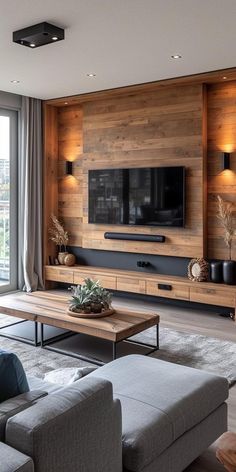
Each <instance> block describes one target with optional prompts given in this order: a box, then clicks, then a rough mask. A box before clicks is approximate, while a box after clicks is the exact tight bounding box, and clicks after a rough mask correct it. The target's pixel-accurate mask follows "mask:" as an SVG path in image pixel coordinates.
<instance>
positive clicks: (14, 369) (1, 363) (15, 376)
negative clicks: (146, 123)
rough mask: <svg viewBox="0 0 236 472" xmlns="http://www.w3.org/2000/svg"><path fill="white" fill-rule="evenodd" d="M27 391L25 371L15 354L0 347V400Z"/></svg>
mask: <svg viewBox="0 0 236 472" xmlns="http://www.w3.org/2000/svg"><path fill="white" fill-rule="evenodd" d="M28 391H29V385H28V382H27V378H26V375H25V371H24V369H23V366H22V364H21V361H20V360H19V359H18V357H17V356H16V354H13V353H12V352H7V351H3V350H1V349H0V402H4V401H5V400H8V398H12V397H16V396H17V395H20V393H25V392H28Z"/></svg>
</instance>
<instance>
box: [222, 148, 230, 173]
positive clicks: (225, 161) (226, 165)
mask: <svg viewBox="0 0 236 472" xmlns="http://www.w3.org/2000/svg"><path fill="white" fill-rule="evenodd" d="M222 167H223V170H227V169H230V153H229V152H223V153H222Z"/></svg>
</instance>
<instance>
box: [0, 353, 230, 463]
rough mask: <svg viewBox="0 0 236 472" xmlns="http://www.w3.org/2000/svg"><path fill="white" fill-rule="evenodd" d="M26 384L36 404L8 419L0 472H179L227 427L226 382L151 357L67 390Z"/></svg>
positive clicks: (116, 364) (122, 362) (128, 360)
mask: <svg viewBox="0 0 236 472" xmlns="http://www.w3.org/2000/svg"><path fill="white" fill-rule="evenodd" d="M29 381H30V384H31V388H33V389H34V391H36V392H37V394H35V397H36V398H35V400H33V401H31V404H30V406H29V407H28V408H27V407H26V406H25V409H24V410H23V411H21V412H17V413H16V414H15V412H14V411H13V415H12V416H10V417H9V413H8V417H7V419H6V421H5V423H6V424H5V432H4V437H2V440H3V441H4V443H3V442H2V443H0V457H2V456H3V455H4V454H6V457H11V462H10V463H8V461H5V463H4V461H2V460H1V466H0V472H16V471H20V472H33V471H35V472H121V471H123V472H181V471H183V470H184V469H185V468H186V467H187V466H188V465H189V464H190V463H191V462H192V461H193V460H194V459H195V458H196V457H198V455H200V454H201V453H202V452H203V451H204V450H205V449H206V448H207V447H208V446H209V445H210V444H211V443H212V442H213V441H214V440H215V439H217V438H218V437H219V436H220V435H221V434H222V433H223V432H224V431H226V429H227V407H226V404H225V400H226V399H227V397H228V382H227V380H226V379H223V378H221V377H217V376H214V375H211V374H207V373H205V372H203V371H199V370H196V369H191V368H188V367H183V366H179V365H175V364H171V363H168V362H164V361H159V360H157V359H153V358H150V357H145V356H139V355H132V356H126V357H123V358H121V359H117V360H115V361H113V362H111V363H109V364H106V365H105V366H103V367H100V368H99V369H97V370H96V371H94V372H93V373H91V374H89V375H88V376H87V377H85V378H83V379H81V380H79V381H77V382H75V383H74V384H72V385H70V386H67V387H65V388H60V387H59V386H56V385H55V384H54V385H52V384H51V385H50V384H46V383H45V382H43V381H41V380H39V379H29ZM39 388H41V389H43V390H45V391H46V392H48V395H47V396H46V397H45V398H39V399H37V396H40V395H43V393H42V394H40V393H39V391H38V389H39ZM5 403H6V402H5ZM1 405H3V404H1ZM1 405H0V415H1ZM120 407H121V409H120ZM3 422H4V420H3ZM121 423H122V424H121ZM0 424H1V421H0ZM5 448H7V450H6V453H4V449H5Z"/></svg>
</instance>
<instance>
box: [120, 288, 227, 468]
mask: <svg viewBox="0 0 236 472" xmlns="http://www.w3.org/2000/svg"><path fill="white" fill-rule="evenodd" d="M115 304H117V305H119V306H120V307H122V306H123V305H124V306H126V307H127V305H128V306H129V307H130V308H135V309H138V310H140V311H142V310H143V309H144V308H148V309H149V310H153V311H155V312H156V313H158V314H159V315H160V317H161V326H163V327H166V328H171V329H175V330H179V331H185V332H188V333H199V334H202V335H205V336H211V337H215V338H219V339H227V340H228V341H233V342H236V322H234V321H232V320H231V319H230V318H223V317H221V316H219V313H212V312H210V311H208V310H200V309H197V308H196V309H190V308H182V307H181V308H180V307H176V306H168V305H164V304H161V303H150V302H143V301H134V300H131V299H129V298H118V297H116V298H115ZM235 365H236V360H235ZM228 408H229V417H228V427H229V430H231V431H236V385H234V386H233V387H232V388H231V389H230V395H229V400H228ZM215 447H216V445H215V444H214V445H212V446H211V447H210V448H209V449H207V451H205V452H204V454H202V456H200V457H199V458H198V459H197V460H196V461H195V462H194V463H193V464H191V466H189V467H188V468H187V469H186V470H185V472H209V471H211V472H223V471H225V469H224V467H223V466H222V465H221V464H219V462H218V461H217V459H216V458H215ZM166 472H168V471H166Z"/></svg>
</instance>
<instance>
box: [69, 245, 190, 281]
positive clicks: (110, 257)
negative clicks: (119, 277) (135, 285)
mask: <svg viewBox="0 0 236 472" xmlns="http://www.w3.org/2000/svg"><path fill="white" fill-rule="evenodd" d="M69 251H70V252H72V253H73V254H74V255H75V256H76V258H77V264H84V265H87V266H90V265H92V266H98V267H108V268H112V269H126V270H136V271H139V272H151V273H159V274H166V275H180V276H185V275H187V267H188V263H189V260H190V259H188V258H184V257H170V256H154V255H153V254H133V253H128V252H116V251H100V250H95V249H83V248H79V247H69ZM138 261H144V262H149V265H148V267H138V266H137V262H138Z"/></svg>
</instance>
